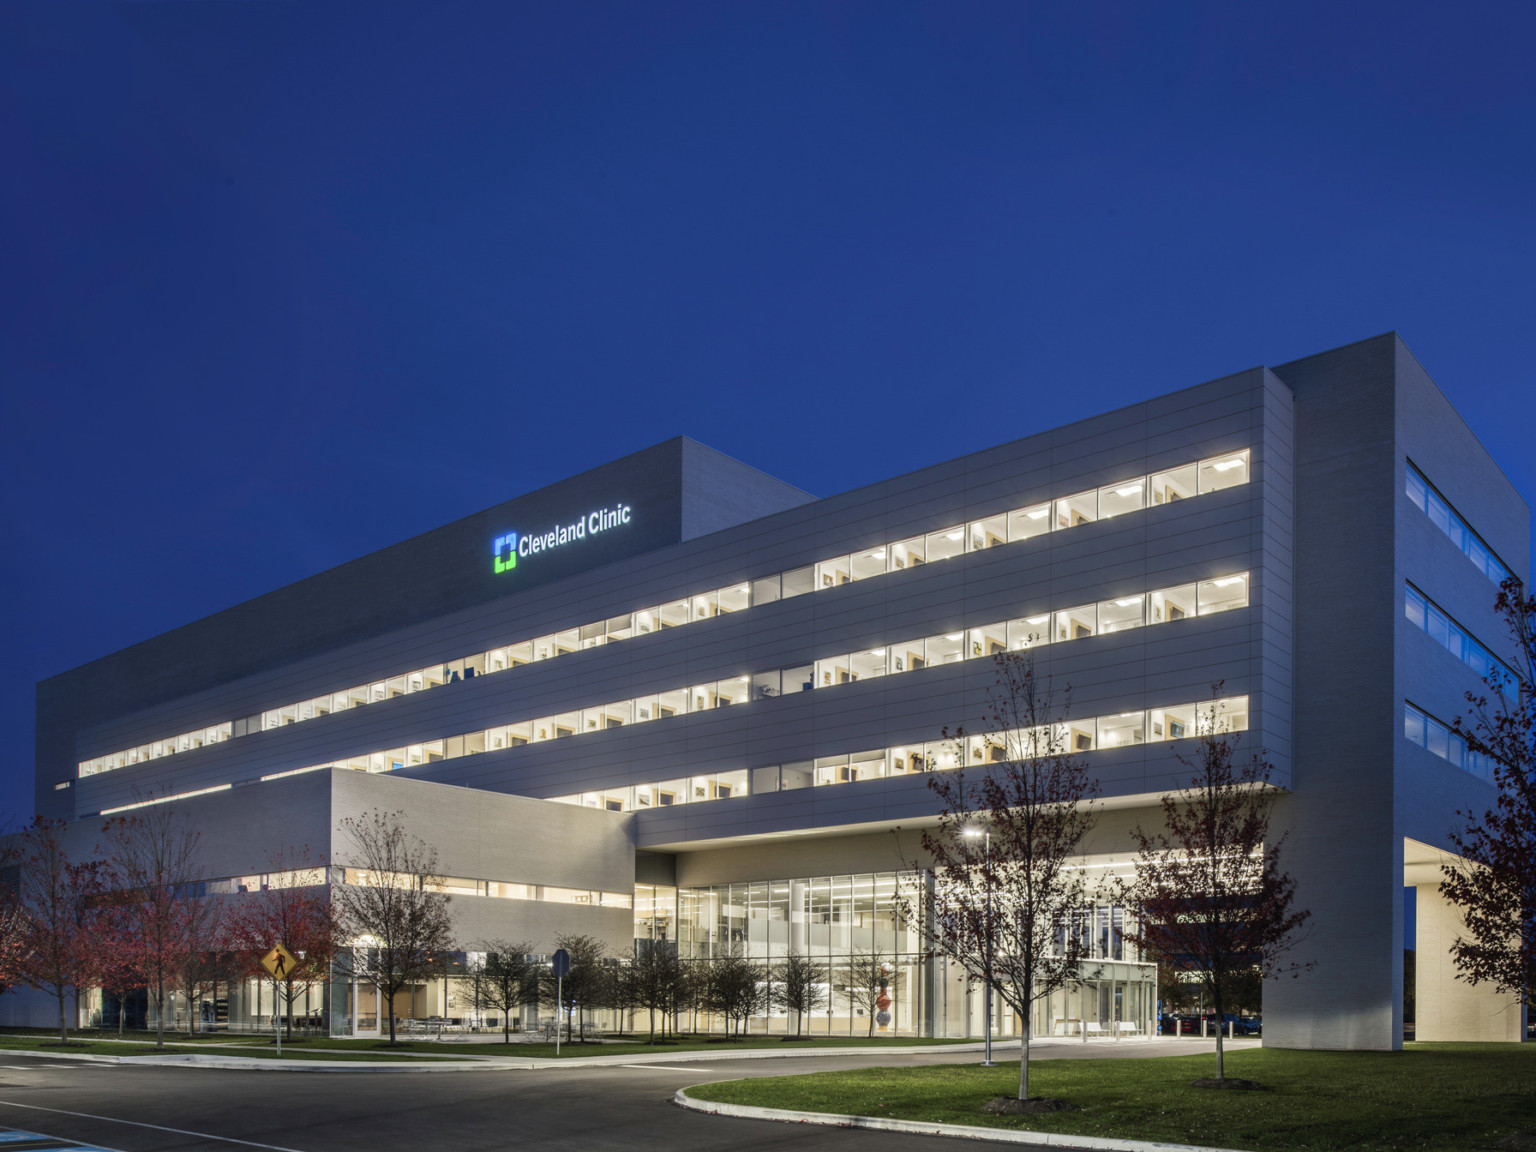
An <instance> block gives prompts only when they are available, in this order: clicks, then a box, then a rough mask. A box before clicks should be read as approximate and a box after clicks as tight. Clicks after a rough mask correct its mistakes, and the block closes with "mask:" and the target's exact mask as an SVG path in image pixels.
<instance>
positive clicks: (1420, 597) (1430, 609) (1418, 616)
mask: <svg viewBox="0 0 1536 1152" xmlns="http://www.w3.org/2000/svg"><path fill="white" fill-rule="evenodd" d="M1403 611H1404V614H1405V615H1406V616H1407V617H1408V619H1409V620H1411V621H1413V622H1414V623H1415V624H1417V625H1418V626H1419V627H1420V628H1422V629H1424V631H1426V632H1428V633H1429V635H1430V638H1431V639H1432V640H1435V641H1437V642H1438V643H1440V644H1441V645H1442V646H1443V647H1444V648H1445V650H1446V651H1447V652H1449V653H1450V654H1451V655H1452V656H1454V657H1456V659H1458V660H1460V661H1461V662H1462V663H1463V664H1465V665H1466V666H1467V667H1468V668H1470V669H1472V671H1474V672H1476V673H1477V674H1478V675H1479V676H1481V677H1482V678H1483V680H1484V681H1486V682H1487V683H1489V684H1490V685H1493V686H1495V687H1498V686H1500V685H1502V686H1503V687H1504V690H1505V691H1513V690H1514V686H1515V676H1514V673H1513V672H1511V671H1510V670H1509V668H1508V666H1506V665H1505V664H1504V662H1503V661H1502V660H1500V659H1499V658H1498V657H1497V656H1495V655H1494V654H1493V653H1492V652H1490V651H1488V649H1486V648H1484V647H1483V646H1482V645H1481V644H1479V643H1478V642H1477V641H1476V640H1475V639H1474V638H1473V637H1472V634H1471V633H1470V632H1468V631H1467V630H1466V629H1465V628H1463V627H1462V626H1461V625H1460V624H1458V623H1456V621H1454V620H1452V619H1451V618H1450V616H1448V615H1447V614H1446V613H1445V611H1444V610H1442V609H1441V608H1440V606H1439V605H1438V604H1436V603H1435V602H1434V601H1433V600H1431V599H1429V597H1427V596H1425V595H1424V593H1422V592H1420V591H1419V590H1418V589H1417V588H1415V587H1414V586H1413V585H1412V584H1409V585H1407V586H1406V588H1405V589H1404V599H1403Z"/></svg>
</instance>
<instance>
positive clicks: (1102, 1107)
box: [688, 1044, 1536, 1152]
mask: <svg viewBox="0 0 1536 1152" xmlns="http://www.w3.org/2000/svg"><path fill="white" fill-rule="evenodd" d="M1214 1071H1215V1058H1214V1057H1213V1056H1210V1055H1200V1056H1171V1057H1162V1058H1149V1059H1135V1060H1127V1059H1118V1060H1117V1059H1104V1060H1097V1059H1093V1060H1090V1059H1058V1060H1051V1059H1045V1058H1040V1057H1036V1059H1035V1060H1033V1061H1031V1063H1030V1080H1031V1085H1030V1086H1031V1089H1032V1091H1033V1092H1034V1094H1035V1095H1040V1096H1057V1097H1062V1098H1064V1099H1067V1100H1070V1101H1072V1102H1073V1103H1075V1104H1077V1105H1078V1106H1079V1108H1080V1109H1081V1111H1078V1112H1069V1113H1055V1114H1050V1115H1035V1116H1028V1117H1013V1116H1008V1117H999V1116H989V1115H986V1114H984V1113H982V1112H981V1111H979V1108H980V1106H981V1104H983V1103H984V1102H985V1101H987V1100H988V1099H990V1098H992V1097H994V1096H1011V1095H1014V1094H1015V1093H1016V1092H1017V1091H1018V1065H1017V1064H1008V1063H1004V1064H1001V1065H1000V1066H999V1067H997V1068H981V1067H978V1066H976V1065H941V1066H933V1067H923V1068H871V1069H861V1070H856V1071H850V1072H819V1073H813V1074H810V1075H804V1076H775V1077H763V1078H756V1079H751V1080H731V1081H724V1082H720V1083H714V1084H705V1085H701V1086H699V1087H695V1088H690V1089H689V1090H688V1094H689V1095H690V1096H693V1097H695V1098H697V1099H700V1100H713V1101H719V1102H722V1103H732V1104H754V1105H758V1106H759V1107H765V1108H792V1109H798V1110H800V1111H806V1112H835V1113H850V1114H855V1115H864V1116H884V1117H895V1118H898V1119H904V1120H928V1121H940V1122H944V1123H951V1124H976V1125H988V1126H992V1127H999V1128H1025V1129H1033V1130H1036V1131H1044V1132H1060V1133H1064V1134H1070V1135H1079V1136H1109V1137H1120V1138H1129V1139H1136V1140H1158V1141H1166V1142H1170V1143H1181V1144H1202V1145H1207V1146H1211V1147H1225V1148H1243V1149H1253V1150H1254V1152H1271V1150H1287V1152H1289V1150H1301V1149H1306V1150H1308V1152H1398V1150H1406V1149H1435V1150H1437V1152H1438V1150H1445V1152H1474V1150H1475V1152H1488V1150H1489V1149H1492V1148H1493V1147H1494V1145H1495V1144H1496V1143H1497V1142H1498V1141H1499V1140H1500V1139H1503V1138H1504V1137H1506V1136H1508V1135H1509V1134H1510V1133H1512V1132H1514V1131H1516V1130H1531V1129H1536V1046H1525V1045H1512V1044H1505V1045H1494V1044H1486V1045H1482V1044H1417V1045H1410V1046H1409V1047H1408V1048H1407V1049H1405V1050H1404V1051H1402V1052H1295V1051H1284V1050H1280V1049H1248V1050H1244V1051H1238V1052H1230V1053H1228V1055H1227V1075H1229V1076H1240V1077H1245V1078H1247V1079H1250V1080H1258V1081H1260V1082H1261V1083H1263V1084H1264V1085H1266V1087H1267V1088H1268V1089H1269V1090H1268V1091H1264V1092H1219V1091H1211V1090H1209V1089H1200V1088H1192V1087H1190V1081H1191V1080H1193V1079H1195V1078H1197V1077H1201V1076H1210V1075H1212V1074H1213V1073H1214Z"/></svg>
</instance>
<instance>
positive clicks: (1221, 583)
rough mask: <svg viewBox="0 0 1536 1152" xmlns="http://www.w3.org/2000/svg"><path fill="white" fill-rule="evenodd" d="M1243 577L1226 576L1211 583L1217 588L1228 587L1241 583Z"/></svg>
mask: <svg viewBox="0 0 1536 1152" xmlns="http://www.w3.org/2000/svg"><path fill="white" fill-rule="evenodd" d="M1243 579H1244V577H1242V576H1228V577H1226V578H1225V579H1223V580H1216V581H1213V583H1214V584H1215V585H1216V587H1218V588H1230V587H1231V586H1232V585H1233V584H1241V583H1242V582H1243Z"/></svg>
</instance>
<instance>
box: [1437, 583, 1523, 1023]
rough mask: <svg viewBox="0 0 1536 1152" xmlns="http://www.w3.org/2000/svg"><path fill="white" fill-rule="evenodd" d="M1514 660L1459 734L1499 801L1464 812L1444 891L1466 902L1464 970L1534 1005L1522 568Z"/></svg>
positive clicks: (1512, 611)
mask: <svg viewBox="0 0 1536 1152" xmlns="http://www.w3.org/2000/svg"><path fill="white" fill-rule="evenodd" d="M1495 606H1496V607H1497V609H1498V611H1499V614H1500V615H1501V616H1503V618H1504V623H1505V626H1506V628H1507V629H1508V631H1509V634H1510V638H1511V640H1513V642H1514V650H1515V655H1516V659H1515V662H1514V664H1513V666H1512V667H1510V668H1508V669H1506V668H1504V667H1502V666H1499V665H1494V666H1492V667H1491V668H1489V669H1488V671H1487V672H1486V674H1485V675H1484V676H1483V682H1484V683H1485V684H1487V685H1488V689H1489V692H1488V693H1471V692H1469V693H1468V694H1467V702H1468V704H1469V705H1470V706H1471V714H1470V715H1469V716H1468V717H1464V718H1459V719H1458V720H1457V721H1456V733H1457V735H1459V736H1461V737H1462V739H1464V740H1465V741H1466V742H1467V746H1468V748H1469V749H1470V750H1471V752H1472V754H1473V755H1475V756H1480V757H1486V758H1487V761H1488V762H1489V763H1490V765H1491V769H1492V776H1493V786H1494V788H1495V790H1496V794H1495V797H1494V804H1493V807H1492V808H1491V809H1489V810H1488V811H1486V812H1484V813H1483V814H1482V816H1478V815H1477V814H1476V813H1474V812H1467V811H1460V810H1458V811H1457V813H1456V815H1457V817H1458V818H1459V819H1460V820H1461V821H1463V826H1462V828H1461V829H1460V830H1459V831H1453V832H1452V833H1451V836H1450V839H1451V843H1452V844H1454V845H1455V846H1456V851H1457V853H1458V854H1459V855H1460V857H1461V859H1460V860H1459V861H1457V862H1454V863H1451V864H1446V865H1443V866H1442V868H1441V871H1442V872H1443V873H1444V876H1445V878H1444V879H1443V880H1441V882H1440V893H1441V895H1442V896H1444V897H1445V898H1446V899H1447V900H1449V901H1450V902H1451V903H1453V904H1455V905H1456V906H1457V907H1458V908H1459V909H1460V910H1461V915H1462V921H1463V923H1464V924H1465V925H1466V930H1467V934H1466V935H1465V936H1461V935H1459V934H1458V936H1457V938H1456V940H1455V942H1454V943H1453V944H1452V945H1451V957H1452V959H1453V960H1454V962H1455V964H1456V968H1457V975H1458V977H1459V978H1461V979H1463V980H1466V981H1467V982H1468V983H1470V984H1484V983H1486V984H1492V985H1493V987H1494V988H1495V989H1496V990H1497V991H1499V992H1502V993H1505V994H1507V995H1512V996H1516V997H1519V999H1520V1002H1521V1003H1522V1004H1523V1005H1524V1006H1525V1007H1527V1008H1529V1007H1530V1006H1531V1004H1532V990H1533V989H1536V597H1532V596H1527V595H1526V594H1525V591H1524V589H1523V588H1522V587H1521V585H1520V581H1519V580H1517V579H1515V578H1514V577H1510V578H1509V579H1508V580H1505V581H1504V583H1503V584H1502V585H1500V588H1499V596H1498V599H1497V601H1495Z"/></svg>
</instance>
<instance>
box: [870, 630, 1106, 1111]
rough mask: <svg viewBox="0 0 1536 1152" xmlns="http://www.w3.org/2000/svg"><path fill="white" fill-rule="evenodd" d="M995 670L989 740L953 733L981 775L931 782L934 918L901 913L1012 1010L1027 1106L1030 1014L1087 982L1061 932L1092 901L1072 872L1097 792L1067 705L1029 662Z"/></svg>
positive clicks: (1001, 661) (1077, 948)
mask: <svg viewBox="0 0 1536 1152" xmlns="http://www.w3.org/2000/svg"><path fill="white" fill-rule="evenodd" d="M993 660H994V662H995V664H996V666H997V679H996V681H995V682H994V684H993V687H992V690H991V691H990V692H989V694H988V703H987V708H986V713H985V722H986V726H987V729H988V730H987V732H986V733H985V734H983V735H980V736H970V735H968V734H967V733H966V732H965V731H964V730H963V729H961V730H959V731H957V732H955V733H953V739H954V740H955V743H956V745H957V747H958V748H959V749H960V750H961V752H963V753H964V754H965V756H964V757H962V761H961V762H962V763H964V762H965V759H971V760H973V761H974V760H980V761H982V762H983V766H982V767H981V768H980V770H979V771H975V772H971V771H967V770H965V769H959V770H955V771H948V772H938V773H935V774H933V775H932V776H930V777H929V778H928V786H929V788H931V789H932V790H933V792H934V794H935V795H936V796H937V797H938V799H939V804H940V811H939V821H938V826H937V827H936V828H933V829H930V830H927V831H924V832H923V834H922V846H923V852H924V855H925V857H926V859H921V860H915V861H912V862H911V867H912V868H913V869H916V870H920V871H921V870H925V869H931V871H932V875H933V884H932V889H931V892H930V893H928V894H927V897H926V898H927V899H928V900H930V901H931V902H932V903H931V914H930V915H928V916H926V917H925V916H924V915H922V911H921V903H922V900H923V895H922V894H919V893H916V892H908V893H906V894H904V895H903V896H902V898H901V899H900V901H899V904H900V906H901V909H902V913H903V917H904V918H905V919H906V920H907V921H908V922H909V923H911V924H912V925H914V926H915V927H916V928H917V929H918V930H919V931H920V932H921V933H922V934H923V935H924V936H925V937H926V939H927V942H928V945H929V947H930V948H931V949H932V950H933V951H935V952H938V953H940V954H941V955H944V956H947V957H949V958H950V959H951V960H953V961H954V962H955V963H957V964H959V965H960V967H961V968H963V969H964V970H965V972H966V974H967V975H969V976H970V977H971V978H972V979H973V980H976V981H978V982H979V983H981V984H982V985H983V986H984V987H991V988H992V989H994V990H995V991H996V993H997V994H998V995H999V996H1000V997H1002V999H1003V1001H1004V1002H1005V1003H1006V1004H1008V1005H1009V1007H1011V1008H1012V1009H1013V1010H1014V1013H1015V1014H1016V1016H1017V1018H1018V1020H1019V1022H1020V1026H1021V1028H1022V1031H1023V1036H1022V1040H1021V1042H1020V1046H1019V1094H1018V1098H1019V1100H1020V1101H1028V1100H1029V1099H1030V1096H1029V1046H1030V1033H1031V1026H1030V1022H1031V1017H1032V1015H1033V1013H1032V1008H1033V1006H1034V1004H1035V1002H1036V1001H1037V1000H1042V999H1044V998H1045V997H1047V996H1049V995H1050V994H1051V993H1052V992H1054V991H1056V990H1057V989H1059V988H1061V987H1063V986H1065V985H1068V984H1072V983H1075V982H1076V981H1077V980H1078V979H1079V978H1080V962H1081V960H1082V956H1083V952H1082V947H1081V942H1080V941H1079V940H1078V939H1077V938H1076V937H1075V936H1074V935H1073V934H1072V933H1062V932H1060V931H1058V929H1059V927H1060V925H1061V923H1062V918H1063V915H1064V913H1065V912H1066V910H1068V909H1070V908H1074V907H1077V906H1080V905H1081V904H1083V903H1085V902H1086V899H1087V891H1086V888H1085V886H1084V882H1083V873H1082V871H1081V870H1079V869H1074V868H1072V867H1070V864H1071V862H1072V860H1073V859H1074V858H1075V857H1076V856H1077V855H1078V853H1079V846H1080V845H1081V843H1082V840H1083V837H1084V836H1086V835H1087V834H1088V832H1089V831H1090V830H1091V829H1092V828H1093V826H1094V823H1095V821H1096V820H1097V813H1096V811H1095V809H1094V806H1093V803H1092V797H1093V796H1094V795H1096V794H1097V792H1098V783H1097V781H1095V780H1094V779H1093V778H1092V777H1091V776H1089V774H1088V770H1087V768H1086V767H1085V766H1084V764H1083V761H1082V758H1081V757H1079V756H1076V755H1074V754H1073V753H1072V752H1071V751H1070V750H1069V748H1068V743H1067V742H1068V727H1067V717H1068V710H1069V709H1068V704H1067V702H1066V701H1063V703H1062V705H1061V706H1060V707H1059V708H1058V706H1057V704H1056V701H1055V696H1054V693H1053V691H1052V688H1051V686H1050V684H1049V683H1048V682H1047V681H1043V680H1041V679H1040V678H1039V677H1037V676H1036V675H1035V669H1034V663H1033V661H1032V659H1031V658H1030V657H1029V656H1028V655H1027V654H1024V653H1018V652H1004V653H999V654H998V655H996V656H994V657H993ZM946 734H947V735H948V733H946Z"/></svg>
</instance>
